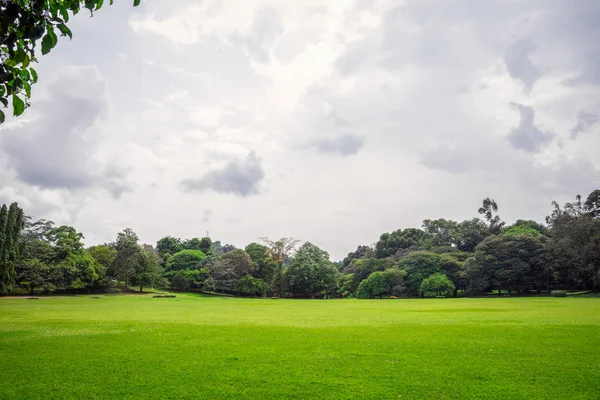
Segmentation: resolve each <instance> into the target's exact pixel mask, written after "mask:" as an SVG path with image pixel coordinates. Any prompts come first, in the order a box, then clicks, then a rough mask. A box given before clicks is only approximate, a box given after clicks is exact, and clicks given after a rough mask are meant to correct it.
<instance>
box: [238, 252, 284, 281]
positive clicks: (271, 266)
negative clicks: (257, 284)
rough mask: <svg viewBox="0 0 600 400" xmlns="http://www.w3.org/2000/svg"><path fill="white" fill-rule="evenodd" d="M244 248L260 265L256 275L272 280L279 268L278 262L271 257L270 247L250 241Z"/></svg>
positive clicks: (257, 264) (265, 279)
mask: <svg viewBox="0 0 600 400" xmlns="http://www.w3.org/2000/svg"><path fill="white" fill-rule="evenodd" d="M244 250H245V251H246V253H248V255H249V256H250V258H251V259H252V261H254V263H255V264H256V266H257V267H258V269H257V271H256V273H255V277H256V278H261V279H263V280H264V281H265V282H271V281H272V280H273V276H274V275H275V272H276V270H277V263H276V262H275V261H274V260H273V259H272V258H271V255H270V254H269V249H268V247H267V246H263V245H262V244H259V243H250V244H249V245H248V246H246V248H245V249H244Z"/></svg>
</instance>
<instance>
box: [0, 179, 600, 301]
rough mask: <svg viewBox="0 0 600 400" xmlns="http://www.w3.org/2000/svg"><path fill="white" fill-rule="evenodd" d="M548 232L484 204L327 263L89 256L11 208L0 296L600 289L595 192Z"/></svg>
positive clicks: (270, 250)
mask: <svg viewBox="0 0 600 400" xmlns="http://www.w3.org/2000/svg"><path fill="white" fill-rule="evenodd" d="M552 205H553V209H552V210H551V213H550V215H549V216H548V217H546V220H545V223H539V222H536V221H532V220H518V221H516V222H515V223H514V224H512V225H506V224H505V222H503V221H502V219H501V218H500V216H499V215H498V205H497V204H496V202H495V201H494V200H493V199H489V198H487V199H485V200H484V201H483V202H482V206H481V208H480V209H479V210H478V213H479V214H480V215H481V218H479V217H475V218H472V219H469V220H466V221H462V222H457V221H452V220H446V219H436V220H430V219H426V220H424V221H423V224H422V226H421V228H407V229H398V230H396V231H394V232H389V233H384V234H382V235H381V236H380V238H379V240H378V241H377V242H376V243H374V244H373V245H360V246H358V247H357V249H356V250H355V251H353V252H351V253H349V254H348V256H347V257H345V258H344V259H343V260H342V261H339V262H332V261H331V260H330V257H329V254H328V253H327V252H326V251H324V250H322V249H320V248H319V247H317V246H316V245H314V244H312V243H310V242H305V243H303V244H301V245H300V241H299V240H296V239H293V238H282V239H279V240H270V239H269V238H266V237H264V238H261V240H260V243H257V242H254V243H250V244H248V245H247V246H246V247H245V248H244V249H238V248H236V247H235V246H232V245H229V244H225V245H222V244H221V242H220V241H214V242H213V241H212V240H211V238H209V237H202V238H191V239H185V240H182V239H179V238H175V237H172V236H166V237H164V238H162V239H160V240H158V242H157V243H156V245H155V246H153V245H147V244H140V241H139V238H138V236H137V234H136V233H135V232H134V231H133V230H132V229H129V228H128V229H124V230H123V231H122V232H120V233H119V234H118V235H117V237H116V238H115V240H114V242H111V243H106V244H102V245H97V246H91V247H87V248H86V247H85V246H84V243H83V239H84V238H83V235H82V234H81V233H80V232H77V230H76V229H75V228H73V227H70V226H55V224H54V223H53V222H51V221H47V220H44V219H41V220H38V221H32V219H31V217H29V216H27V215H26V214H24V212H23V210H22V209H21V208H19V206H18V205H17V204H16V203H13V204H11V205H10V206H6V205H3V206H2V207H1V208H0V294H9V293H11V292H13V291H14V290H15V289H18V288H20V289H21V290H23V289H24V290H27V291H28V292H29V293H35V292H43V293H55V292H103V291H104V292H110V291H113V290H115V288H116V287H117V285H122V286H123V290H134V289H135V290H139V291H140V292H141V291H143V290H144V289H145V288H154V289H158V290H163V291H164V290H167V289H171V290H176V291H189V290H194V291H202V292H206V293H225V294H232V295H242V296H250V297H254V296H272V297H306V298H336V297H357V298H375V297H383V296H394V297H402V298H406V297H424V296H478V295H483V294H486V293H490V292H492V291H494V292H495V293H497V294H499V295H501V294H502V293H506V294H508V295H512V294H513V293H524V292H535V293H542V292H543V293H550V292H551V291H553V290H598V289H600V190H594V191H593V192H592V193H590V195H589V196H588V197H587V198H586V200H585V201H583V200H582V198H581V196H577V197H576V199H575V201H574V202H569V203H566V204H565V205H564V206H563V207H561V206H560V205H559V204H558V203H556V202H553V203H552Z"/></svg>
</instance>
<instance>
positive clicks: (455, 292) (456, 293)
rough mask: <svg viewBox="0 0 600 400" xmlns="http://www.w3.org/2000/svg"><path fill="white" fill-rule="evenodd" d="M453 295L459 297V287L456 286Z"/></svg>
mask: <svg viewBox="0 0 600 400" xmlns="http://www.w3.org/2000/svg"><path fill="white" fill-rule="evenodd" d="M452 297H458V289H457V288H454V293H453V294H452Z"/></svg>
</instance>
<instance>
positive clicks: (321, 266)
mask: <svg viewBox="0 0 600 400" xmlns="http://www.w3.org/2000/svg"><path fill="white" fill-rule="evenodd" d="M338 275H339V272H338V270H337V268H335V267H334V266H333V263H332V262H331V261H329V254H328V253H327V252H326V251H323V250H321V249H320V248H318V247H317V246H315V245H313V244H312V243H310V242H306V243H304V244H303V245H302V246H300V248H299V249H298V251H297V252H296V255H295V256H294V257H293V258H292V259H291V260H290V263H289V265H288V268H287V270H286V273H285V277H286V279H287V283H288V285H287V286H288V290H289V291H290V292H291V293H292V294H293V295H298V296H308V297H311V298H314V297H316V296H324V297H327V296H331V295H332V294H334V293H335V292H336V289H337V279H338Z"/></svg>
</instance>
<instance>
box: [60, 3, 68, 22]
mask: <svg viewBox="0 0 600 400" xmlns="http://www.w3.org/2000/svg"><path fill="white" fill-rule="evenodd" d="M60 15H62V17H63V20H64V21H65V23H67V22H69V11H67V7H65V6H64V5H63V6H61V7H60Z"/></svg>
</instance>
